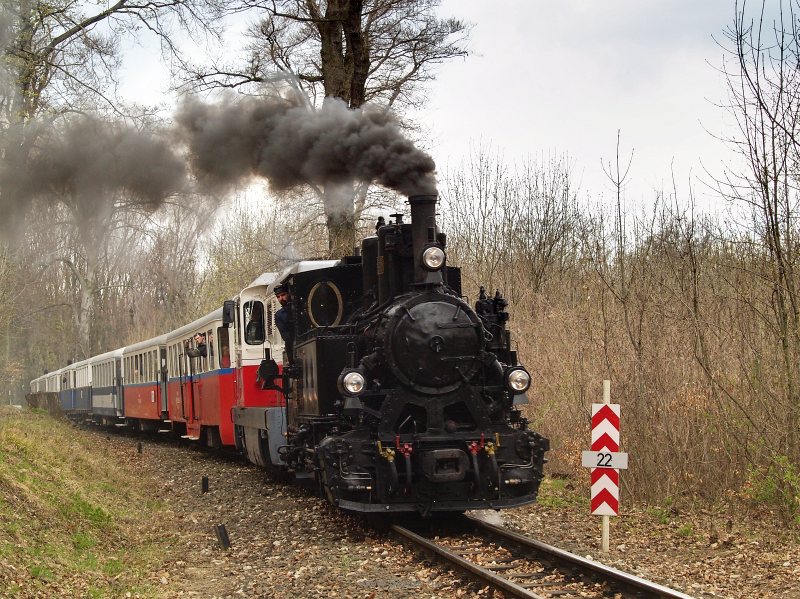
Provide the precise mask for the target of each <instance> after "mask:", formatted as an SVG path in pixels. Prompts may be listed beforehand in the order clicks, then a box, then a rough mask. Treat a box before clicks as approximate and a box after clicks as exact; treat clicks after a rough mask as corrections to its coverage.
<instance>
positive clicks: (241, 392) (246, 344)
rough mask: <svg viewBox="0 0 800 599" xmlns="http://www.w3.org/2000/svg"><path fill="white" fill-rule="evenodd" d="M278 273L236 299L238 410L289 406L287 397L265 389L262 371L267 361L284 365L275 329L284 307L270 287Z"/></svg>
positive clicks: (234, 334)
mask: <svg viewBox="0 0 800 599" xmlns="http://www.w3.org/2000/svg"><path fill="white" fill-rule="evenodd" d="M274 280H275V274H274V273H265V274H263V275H261V276H260V277H258V278H257V279H256V280H255V281H253V282H252V283H251V284H250V285H249V286H248V287H246V288H245V289H243V290H242V292H241V293H240V294H239V296H238V297H237V299H236V318H235V320H234V322H233V323H232V324H233V328H232V332H233V337H234V344H235V345H234V347H235V364H234V365H235V367H236V405H237V407H240V408H244V407H262V408H275V407H281V406H284V405H285V401H284V398H283V394H281V393H279V392H277V391H275V390H272V389H262V386H263V385H262V383H263V381H261V380H259V378H258V368H259V366H260V365H261V362H262V361H263V360H265V359H267V360H269V359H270V358H272V359H274V360H275V361H276V362H277V363H278V364H279V366H280V365H282V364H283V339H281V335H280V333H279V332H278V328H277V327H276V326H275V311H276V310H277V309H278V308H280V304H278V302H277V301H276V300H275V297H274V296H273V294H272V293H269V292H268V290H267V287H268V286H269V285H270V284H271V283H272V282H273V281H274Z"/></svg>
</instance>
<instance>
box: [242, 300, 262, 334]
mask: <svg viewBox="0 0 800 599" xmlns="http://www.w3.org/2000/svg"><path fill="white" fill-rule="evenodd" d="M244 340H245V342H246V343H247V344H248V345H261V344H262V343H264V304H262V303H261V302H259V301H257V300H251V301H249V302H246V303H245V305H244Z"/></svg>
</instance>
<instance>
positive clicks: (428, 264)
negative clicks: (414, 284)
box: [422, 245, 444, 270]
mask: <svg viewBox="0 0 800 599" xmlns="http://www.w3.org/2000/svg"><path fill="white" fill-rule="evenodd" d="M443 264H444V250H443V249H442V248H440V247H439V246H437V245H432V246H430V247H428V248H425V251H424V252H422V265H423V266H424V267H425V268H427V269H428V270H439V269H440V268H441V267H442V265H443Z"/></svg>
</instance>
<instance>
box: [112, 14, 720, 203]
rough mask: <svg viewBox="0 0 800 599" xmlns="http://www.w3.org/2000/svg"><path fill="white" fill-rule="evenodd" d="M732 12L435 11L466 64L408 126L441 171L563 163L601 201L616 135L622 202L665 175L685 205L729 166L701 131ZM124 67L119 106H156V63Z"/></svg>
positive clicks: (143, 51) (709, 124) (460, 63)
mask: <svg viewBox="0 0 800 599" xmlns="http://www.w3.org/2000/svg"><path fill="white" fill-rule="evenodd" d="M733 11H734V5H733V0H701V1H698V0H603V1H602V2H601V1H599V0H494V1H492V2H489V1H487V0H443V3H442V8H441V14H442V15H443V16H454V17H458V18H462V19H464V20H467V21H470V22H472V23H473V24H474V30H473V33H472V38H471V42H470V48H471V51H472V54H471V55H470V56H469V57H467V58H466V59H463V60H461V59H459V60H456V61H453V62H450V63H447V64H444V65H442V66H440V67H439V68H438V71H437V79H436V81H434V82H432V84H431V86H430V88H429V98H430V100H429V103H428V105H427V107H426V109H425V110H423V111H422V112H421V114H419V115H418V116H417V118H418V120H419V121H421V122H422V124H423V125H425V126H426V127H427V129H428V132H429V136H428V140H429V141H428V142H427V143H426V147H427V148H428V149H429V150H430V151H431V153H432V154H433V157H434V159H435V160H436V163H437V165H438V168H439V170H440V172H442V171H445V170H446V169H447V168H453V167H456V166H457V165H458V164H459V163H460V162H461V160H463V158H464V157H465V155H466V154H467V153H469V152H470V151H471V149H474V148H476V147H478V146H479V145H481V144H483V145H484V146H489V145H490V146H491V147H493V148H494V149H495V150H496V151H500V152H502V153H503V155H504V158H505V159H506V161H508V162H513V161H520V160H524V159H525V158H526V157H529V156H531V157H536V156H540V155H542V154H545V155H546V154H548V153H558V154H562V153H568V154H569V156H570V157H571V158H572V161H573V163H574V173H575V178H576V180H577V181H578V182H580V184H581V189H582V190H583V192H584V195H591V197H593V198H598V197H600V196H602V197H605V198H609V197H610V194H611V186H610V183H609V182H608V180H607V179H606V177H605V175H604V174H603V171H602V168H601V159H604V160H606V161H608V160H610V159H613V157H614V153H615V146H616V138H617V131H618V130H621V147H622V151H623V152H624V154H625V155H626V156H627V155H628V154H629V153H630V151H631V150H633V151H634V158H633V165H632V168H631V173H630V175H629V183H628V186H627V189H626V200H627V204H629V205H630V206H631V207H632V208H633V207H634V206H636V205H642V206H649V205H651V204H652V198H653V196H654V192H653V189H654V188H658V189H666V190H667V191H669V189H671V174H670V171H671V165H672V169H673V170H674V172H675V175H676V178H677V180H678V184H679V187H680V189H681V194H682V195H685V190H686V181H687V179H688V177H689V174H690V173H692V174H694V175H696V176H699V177H701V178H705V179H708V177H707V176H705V175H704V173H703V167H702V166H701V160H702V163H703V164H705V165H706V166H707V167H709V168H710V169H712V170H714V171H715V172H716V171H720V170H721V169H720V166H719V165H720V163H721V161H722V160H724V159H725V158H726V156H728V154H727V150H726V149H725V147H724V146H723V145H722V144H721V143H720V142H719V141H717V140H716V139H714V137H713V136H712V135H711V134H710V133H709V132H711V133H713V134H717V135H724V120H725V118H724V117H725V113H724V111H723V110H722V109H720V108H718V107H716V106H715V104H718V103H720V102H723V103H724V101H725V98H726V90H725V85H724V80H723V79H722V77H721V76H720V75H719V73H718V71H717V69H718V68H719V67H720V66H721V64H722V56H723V50H722V49H721V48H720V47H719V45H718V43H717V41H715V39H716V40H718V41H722V40H724V35H723V31H724V29H725V28H726V27H727V26H728V25H729V24H731V23H732V20H733ZM237 26H238V27H239V28H241V27H242V26H243V25H242V23H241V22H240V23H238V24H237ZM712 36H713V37H712ZM235 45H236V44H231V47H235ZM127 55H128V58H127V60H126V65H127V69H126V72H125V74H124V81H125V85H124V87H123V90H124V92H125V94H126V95H127V96H129V97H130V98H132V99H138V100H140V101H146V102H153V101H156V100H157V99H158V98H159V97H160V94H161V93H163V91H164V90H165V89H166V84H165V83H161V82H158V81H157V78H155V76H154V70H153V65H154V64H157V63H158V61H159V55H158V51H157V50H155V49H151V48H148V47H134V48H130V49H129V50H127ZM706 130H708V131H709V132H707V131H706ZM696 191H697V192H698V195H700V196H701V200H702V201H701V204H702V203H703V202H704V203H705V205H706V206H711V207H712V208H713V201H711V200H710V199H709V198H708V194H707V193H706V192H704V190H703V186H702V184H699V183H698V184H697V185H696ZM703 197H705V200H703Z"/></svg>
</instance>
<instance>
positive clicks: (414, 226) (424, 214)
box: [408, 195, 442, 285]
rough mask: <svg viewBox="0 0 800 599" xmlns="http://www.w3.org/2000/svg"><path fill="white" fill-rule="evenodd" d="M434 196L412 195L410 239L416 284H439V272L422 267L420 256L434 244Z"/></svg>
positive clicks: (435, 233) (440, 277)
mask: <svg viewBox="0 0 800 599" xmlns="http://www.w3.org/2000/svg"><path fill="white" fill-rule="evenodd" d="M437 199H438V196H436V195H413V196H409V197H408V203H409V204H411V237H412V240H413V244H414V282H415V283H417V284H422V285H424V284H441V283H442V273H441V270H430V269H428V268H425V266H423V262H422V254H423V252H424V251H425V249H426V248H427V247H430V246H432V245H435V244H436V240H437V233H438V231H437V229H436V202H437Z"/></svg>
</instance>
